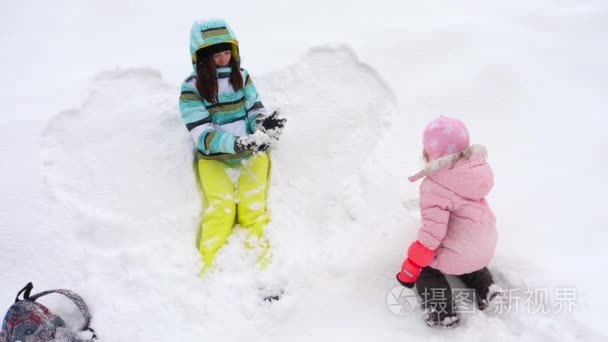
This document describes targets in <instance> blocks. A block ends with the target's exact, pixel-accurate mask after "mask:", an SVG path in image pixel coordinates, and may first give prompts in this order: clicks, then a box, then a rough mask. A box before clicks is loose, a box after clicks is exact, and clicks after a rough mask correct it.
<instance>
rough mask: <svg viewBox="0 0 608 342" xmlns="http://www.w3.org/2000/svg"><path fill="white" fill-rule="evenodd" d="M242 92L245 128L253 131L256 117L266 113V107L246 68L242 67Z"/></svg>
mask: <svg viewBox="0 0 608 342" xmlns="http://www.w3.org/2000/svg"><path fill="white" fill-rule="evenodd" d="M243 80H244V85H243V93H244V94H245V109H246V110H247V129H248V131H249V132H251V133H253V132H255V130H256V126H257V125H256V119H257V118H258V117H259V116H266V115H268V114H267V112H266V108H264V105H263V104H262V99H261V98H260V95H259V94H258V91H257V89H256V88H255V85H254V84H253V81H252V80H251V76H250V75H249V72H247V70H245V69H243Z"/></svg>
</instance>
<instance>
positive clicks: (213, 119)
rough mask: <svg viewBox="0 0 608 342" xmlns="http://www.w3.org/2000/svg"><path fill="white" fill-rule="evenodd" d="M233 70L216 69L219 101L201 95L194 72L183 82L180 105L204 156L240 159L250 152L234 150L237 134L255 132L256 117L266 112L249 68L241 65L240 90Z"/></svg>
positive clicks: (197, 145) (196, 143)
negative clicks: (206, 98) (231, 79)
mask: <svg viewBox="0 0 608 342" xmlns="http://www.w3.org/2000/svg"><path fill="white" fill-rule="evenodd" d="M230 72H231V69H230V68H229V67H222V68H218V69H217V73H218V103H217V104H213V103H211V102H208V101H207V100H205V99H203V98H202V97H201V95H200V94H199V92H198V90H197V89H196V76H195V75H194V73H193V74H192V75H191V76H190V77H188V78H187V79H186V80H185V81H184V83H182V87H181V95H180V97H179V109H180V112H181V116H182V119H183V121H184V124H185V125H186V128H187V129H188V131H189V132H190V136H191V137H192V139H193V140H194V144H195V146H196V147H197V148H198V150H199V152H200V153H199V157H200V158H203V159H221V160H240V159H241V158H242V157H243V156H245V155H248V154H249V153H241V154H236V153H235V150H234V144H235V141H236V138H237V137H239V136H241V135H246V134H252V133H254V132H255V130H256V119H257V117H258V116H259V115H265V114H266V109H265V108H264V106H263V105H262V102H261V101H260V98H259V95H258V92H257V90H256V88H255V86H254V85H253V82H252V81H251V77H250V76H249V73H248V72H247V70H245V69H241V74H242V75H243V80H244V86H243V89H240V90H237V91H235V90H234V88H233V87H232V85H231V84H230V81H229V80H230Z"/></svg>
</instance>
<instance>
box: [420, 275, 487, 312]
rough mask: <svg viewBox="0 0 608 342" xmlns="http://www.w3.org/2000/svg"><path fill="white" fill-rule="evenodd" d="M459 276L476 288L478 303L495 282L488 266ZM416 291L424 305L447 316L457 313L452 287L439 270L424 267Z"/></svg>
mask: <svg viewBox="0 0 608 342" xmlns="http://www.w3.org/2000/svg"><path fill="white" fill-rule="evenodd" d="M457 277H458V278H460V279H461V280H462V281H463V282H464V283H465V285H466V286H467V287H468V288H471V289H473V290H475V293H476V295H477V298H476V301H477V303H478V305H479V303H481V300H482V299H485V298H486V296H487V294H488V289H489V287H490V285H492V284H493V283H494V280H493V279H492V274H491V273H490V271H489V270H488V269H487V268H486V267H484V268H482V269H480V270H478V271H475V272H472V273H467V274H462V275H458V276H457ZM416 291H417V292H418V295H419V296H420V298H421V299H422V306H423V307H425V308H433V309H434V310H436V311H438V312H441V313H443V314H444V315H446V316H450V315H453V314H454V313H455V310H454V301H453V298H452V297H453V296H452V288H451V287H450V284H449V283H448V281H447V279H446V278H445V275H444V274H443V273H441V272H440V271H439V270H436V269H434V268H431V267H425V268H423V269H422V272H421V273H420V277H419V278H418V281H416Z"/></svg>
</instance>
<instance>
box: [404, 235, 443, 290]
mask: <svg viewBox="0 0 608 342" xmlns="http://www.w3.org/2000/svg"><path fill="white" fill-rule="evenodd" d="M434 259H435V251H433V250H430V249H428V248H426V247H424V245H423V244H421V243H420V241H415V242H414V243H412V244H411V245H410V248H409V249H408V251H407V259H405V261H404V262H403V264H402V265H401V272H399V273H397V281H399V283H401V285H403V286H406V287H409V288H412V287H414V283H416V280H417V279H418V276H419V275H420V271H421V270H422V268H423V267H426V266H428V265H429V264H430V263H431V262H432V261H433V260H434Z"/></svg>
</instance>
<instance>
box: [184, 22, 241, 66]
mask: <svg viewBox="0 0 608 342" xmlns="http://www.w3.org/2000/svg"><path fill="white" fill-rule="evenodd" d="M220 43H231V44H232V46H233V47H232V55H233V56H234V57H235V58H236V59H237V60H238V59H239V50H238V46H239V42H238V40H237V39H236V35H235V34H234V31H233V30H232V28H231V27H230V25H228V23H227V22H226V21H225V20H224V19H215V20H197V21H195V22H194V24H192V29H191V31H190V56H191V57H192V63H193V66H195V65H196V51H198V50H199V49H202V48H205V47H207V46H211V45H215V44H220Z"/></svg>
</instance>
